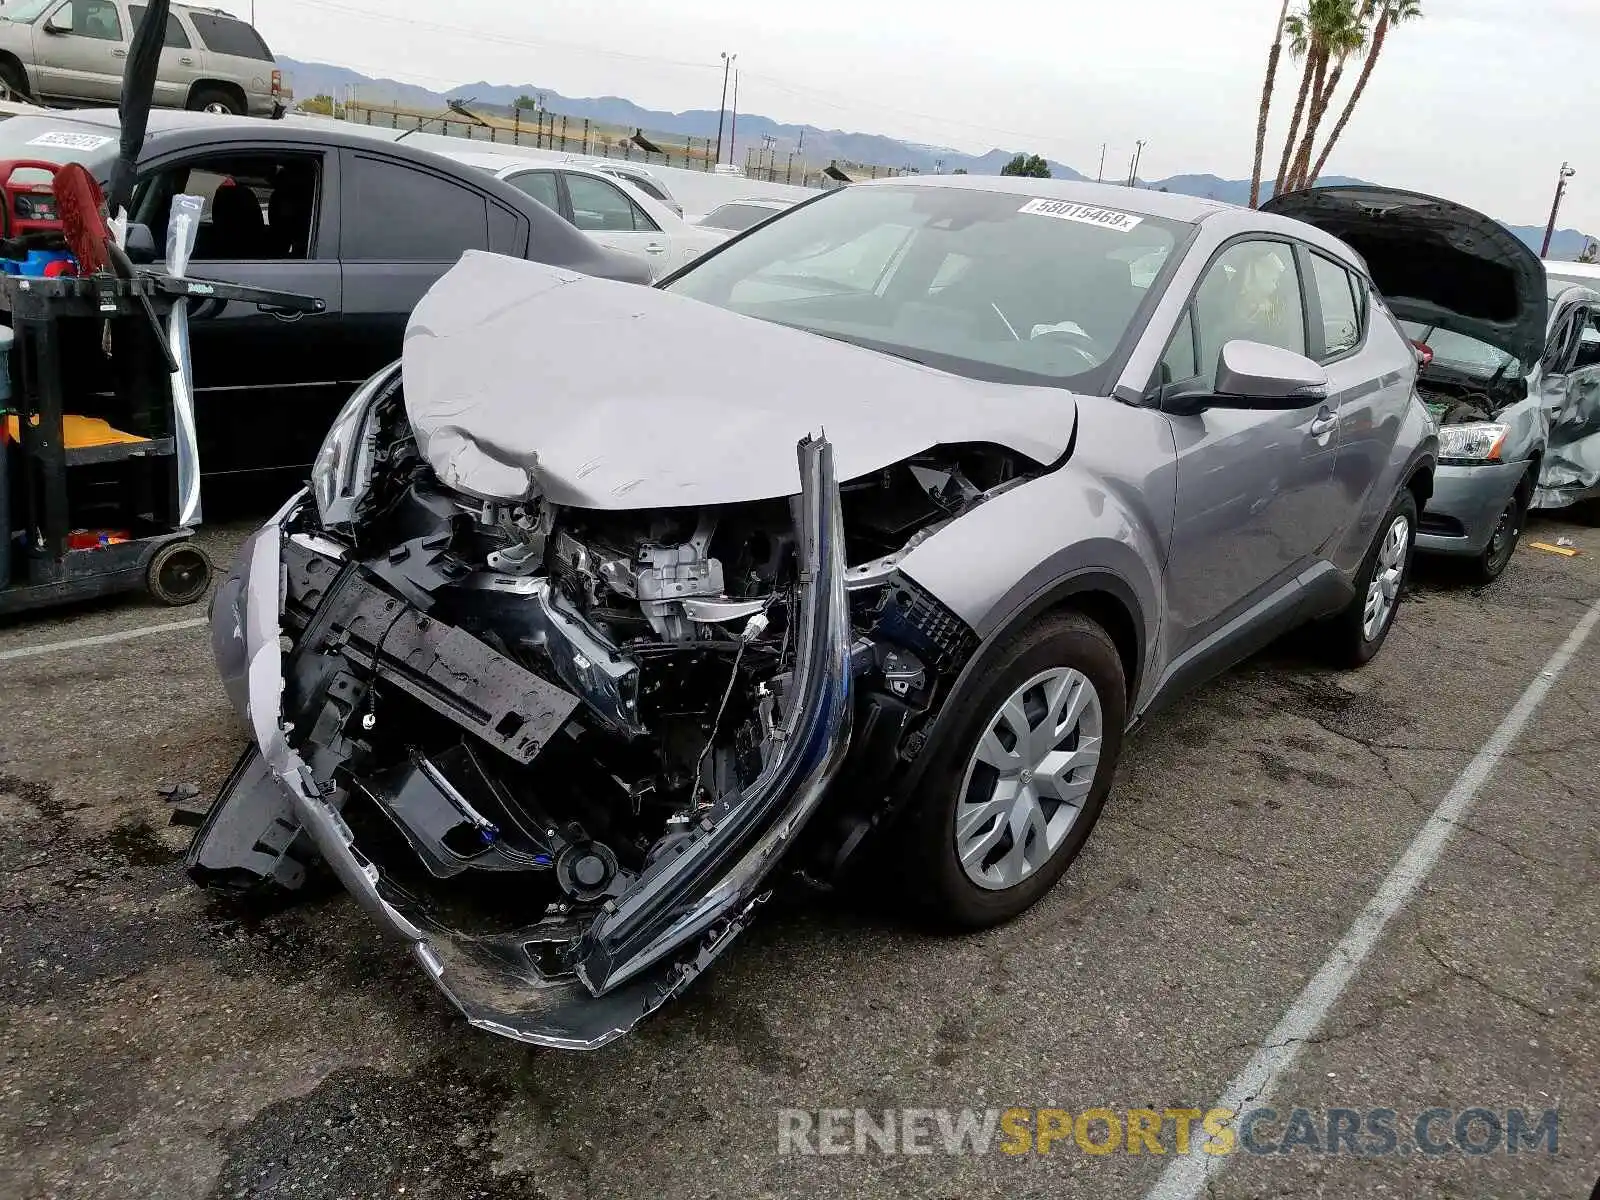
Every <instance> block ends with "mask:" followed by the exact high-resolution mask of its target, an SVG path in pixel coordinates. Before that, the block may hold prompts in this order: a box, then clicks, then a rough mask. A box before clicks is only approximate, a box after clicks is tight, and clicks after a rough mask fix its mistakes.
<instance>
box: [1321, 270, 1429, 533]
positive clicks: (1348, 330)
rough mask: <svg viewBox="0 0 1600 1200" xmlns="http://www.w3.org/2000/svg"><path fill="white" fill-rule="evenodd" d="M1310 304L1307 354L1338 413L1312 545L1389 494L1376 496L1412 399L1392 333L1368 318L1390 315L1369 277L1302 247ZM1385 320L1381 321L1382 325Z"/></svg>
mask: <svg viewBox="0 0 1600 1200" xmlns="http://www.w3.org/2000/svg"><path fill="white" fill-rule="evenodd" d="M1300 257H1301V262H1302V263H1304V264H1305V279H1306V284H1307V286H1306V300H1307V304H1308V307H1309V310H1310V316H1311V321H1310V328H1311V338H1312V346H1311V357H1313V358H1314V359H1316V360H1317V361H1318V362H1319V363H1321V364H1322V365H1323V367H1324V368H1325V369H1326V370H1327V372H1328V404H1329V406H1330V407H1331V408H1332V410H1333V411H1335V412H1336V413H1337V415H1338V418H1339V437H1338V451H1337V454H1336V457H1335V460H1334V477H1333V487H1332V488H1331V489H1330V491H1329V493H1328V494H1327V496H1326V497H1325V500H1326V503H1327V505H1328V508H1327V512H1328V514H1329V515H1330V516H1331V517H1333V518H1334V519H1333V521H1332V522H1331V523H1328V524H1326V525H1324V526H1323V528H1322V533H1323V534H1324V535H1325V537H1326V539H1327V540H1326V541H1325V542H1324V543H1323V544H1322V545H1321V546H1319V547H1318V551H1319V552H1322V551H1328V552H1331V549H1332V546H1333V545H1334V544H1336V543H1342V542H1343V540H1344V537H1345V535H1347V534H1348V533H1349V532H1350V531H1351V530H1352V529H1353V528H1354V527H1355V525H1356V524H1357V522H1358V521H1359V520H1360V518H1361V515H1362V514H1363V513H1366V512H1368V511H1369V510H1371V509H1373V508H1374V507H1376V506H1377V505H1379V504H1381V505H1383V506H1384V507H1387V505H1388V504H1389V503H1390V497H1388V496H1383V497H1376V496H1375V495H1374V489H1376V488H1377V487H1378V485H1379V483H1380V481H1382V480H1383V479H1385V473H1384V468H1385V467H1386V466H1387V464H1388V462H1389V459H1390V457H1391V456H1392V454H1393V451H1394V443H1395V439H1396V438H1397V437H1399V435H1400V427H1401V424H1402V422H1403V421H1404V419H1405V413H1406V407H1407V405H1409V404H1410V402H1411V388H1412V376H1411V375H1409V374H1407V372H1406V371H1405V370H1404V368H1405V366H1406V365H1407V360H1406V359H1405V358H1404V357H1403V356H1401V357H1397V356H1396V354H1395V348H1394V345H1393V341H1394V339H1393V338H1388V339H1385V338H1383V337H1382V336H1381V333H1380V334H1379V335H1377V336H1375V335H1374V334H1373V330H1372V325H1373V321H1374V320H1378V321H1381V322H1385V323H1386V324H1387V323H1388V322H1389V318H1388V316H1387V314H1386V313H1385V312H1384V311H1383V310H1382V308H1381V307H1380V306H1381V303H1382V302H1381V300H1379V299H1378V297H1377V293H1376V291H1375V289H1374V288H1373V286H1372V284H1371V282H1370V281H1369V280H1368V279H1366V278H1365V277H1364V276H1362V275H1359V274H1357V273H1356V272H1354V271H1351V270H1349V269H1348V268H1347V267H1346V266H1345V265H1344V264H1342V263H1339V262H1336V261H1335V260H1334V259H1332V258H1330V257H1327V256H1325V255H1323V254H1321V253H1319V252H1317V251H1315V250H1311V249H1308V248H1306V247H1301V252H1300ZM1384 328H1386V325H1385V326H1380V330H1382V329H1384Z"/></svg>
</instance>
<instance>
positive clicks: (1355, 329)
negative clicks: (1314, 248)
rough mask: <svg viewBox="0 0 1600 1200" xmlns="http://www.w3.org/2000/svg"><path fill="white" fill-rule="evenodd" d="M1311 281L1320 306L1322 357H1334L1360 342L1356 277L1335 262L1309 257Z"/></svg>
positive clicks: (1318, 256) (1359, 308)
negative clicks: (1352, 276)
mask: <svg viewBox="0 0 1600 1200" xmlns="http://www.w3.org/2000/svg"><path fill="white" fill-rule="evenodd" d="M1311 281H1312V284H1313V286H1314V287H1315V288H1316V289H1317V300H1318V301H1319V302H1320V304H1321V306H1322V358H1323V360H1324V361H1326V360H1328V359H1330V358H1338V357H1339V356H1340V355H1342V354H1348V353H1350V351H1352V350H1354V349H1355V348H1356V347H1357V346H1359V345H1360V344H1361V300H1360V293H1359V292H1358V291H1357V287H1358V285H1357V283H1356V280H1354V279H1353V278H1351V276H1350V272H1349V271H1346V270H1345V269H1344V268H1343V267H1341V266H1340V265H1339V264H1338V263H1335V262H1333V261H1331V260H1329V259H1326V258H1323V257H1322V256H1321V255H1320V254H1313V255H1312V256H1311Z"/></svg>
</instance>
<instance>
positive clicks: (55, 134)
mask: <svg viewBox="0 0 1600 1200" xmlns="http://www.w3.org/2000/svg"><path fill="white" fill-rule="evenodd" d="M110 141H111V139H110V138H108V137H102V136H101V135H100V134H97V133H68V132H66V131H65V130H60V129H58V130H52V131H51V132H50V133H41V134H40V135H39V136H38V137H36V138H32V139H31V140H29V142H28V145H30V146H60V147H61V148H62V149H64V150H98V149H100V147H101V146H104V145H105V144H106V143H108V142H110Z"/></svg>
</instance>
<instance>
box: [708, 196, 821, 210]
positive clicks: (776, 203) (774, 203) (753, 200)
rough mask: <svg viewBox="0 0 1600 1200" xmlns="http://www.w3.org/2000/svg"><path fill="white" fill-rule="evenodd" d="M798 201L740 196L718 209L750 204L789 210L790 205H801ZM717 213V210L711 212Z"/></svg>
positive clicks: (775, 197)
mask: <svg viewBox="0 0 1600 1200" xmlns="http://www.w3.org/2000/svg"><path fill="white" fill-rule="evenodd" d="M799 203H800V201H798V200H790V199H788V198H786V197H784V196H740V197H739V198H738V199H737V200H724V201H723V202H722V203H721V204H719V205H717V208H727V207H728V206H729V205H732V204H750V205H754V206H755V207H757V208H788V207H789V206H790V205H794V204H799ZM711 211H712V212H716V211H717V209H716V208H714V209H712V210H711Z"/></svg>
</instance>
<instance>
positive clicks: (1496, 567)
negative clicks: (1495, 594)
mask: <svg viewBox="0 0 1600 1200" xmlns="http://www.w3.org/2000/svg"><path fill="white" fill-rule="evenodd" d="M1528 500H1529V494H1528V490H1527V488H1526V487H1524V486H1519V487H1518V488H1517V491H1516V495H1514V496H1512V497H1511V499H1510V500H1508V501H1507V502H1506V507H1505V511H1504V512H1502V513H1501V514H1500V520H1499V521H1498V522H1497V523H1496V524H1495V527H1494V533H1493V534H1492V535H1491V536H1490V538H1489V544H1488V545H1487V546H1485V547H1484V548H1483V553H1482V554H1480V555H1478V557H1477V558H1475V559H1473V560H1472V576H1473V578H1474V579H1475V580H1476V581H1477V582H1479V583H1493V582H1494V581H1495V580H1496V579H1499V578H1500V576H1501V575H1502V574H1504V573H1505V569H1506V567H1508V566H1510V565H1511V556H1512V555H1513V554H1515V553H1516V552H1517V542H1518V541H1519V540H1520V539H1521V538H1522V524H1523V522H1524V521H1525V520H1527V517H1528Z"/></svg>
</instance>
